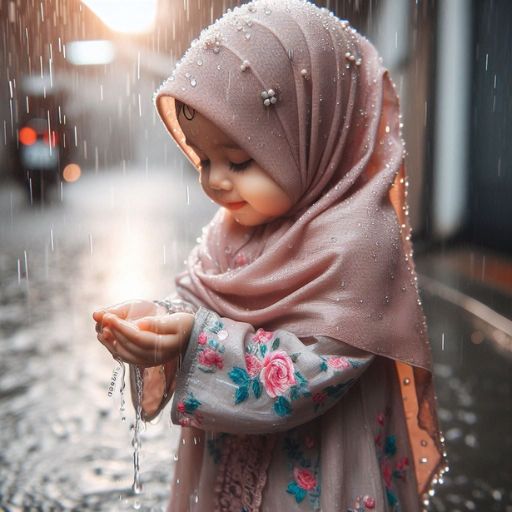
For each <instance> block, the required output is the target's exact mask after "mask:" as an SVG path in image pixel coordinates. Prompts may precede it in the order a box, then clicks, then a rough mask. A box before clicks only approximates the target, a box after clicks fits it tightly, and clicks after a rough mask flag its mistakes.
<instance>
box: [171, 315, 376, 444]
mask: <svg viewBox="0 0 512 512" xmlns="http://www.w3.org/2000/svg"><path fill="white" fill-rule="evenodd" d="M313 341H315V343H312V344H307V345H306V344H305V343H304V342H303V341H301V339H299V338H298V337H296V336H295V335H293V334H292V333H290V332H288V331H284V330H280V329H278V330H276V331H274V332H270V331H265V330H263V329H255V328H254V327H253V326H251V325H250V324H248V323H245V322H237V321H234V320H230V319H228V318H221V317H219V316H218V315H217V314H216V313H214V312H212V311H210V310H208V309H206V308H203V307H200V308H199V309H198V311H197V313H196V319H195V322H194V328H193V331H192V334H191V337H190V340H189V344H188V347H187V350H186V353H185V356H184V358H183V362H182V366H181V368H180V370H179V372H178V375H177V377H176V388H175V392H174V397H173V402H172V408H171V419H172V421H173V423H175V424H181V425H183V426H195V427H197V428H201V429H204V430H209V431H220V432H229V433H244V434H263V433H267V432H275V431H278V430H288V429H290V428H292V427H294V426H296V425H299V424H302V423H306V422H308V421H310V420H311V419H313V418H314V417H315V416H318V415H320V414H322V413H324V412H325V411H326V410H327V409H329V408H330V407H332V406H333V405H334V404H335V403H336V402H337V401H338V400H339V399H340V398H341V397H342V396H343V395H344V394H345V393H346V391H347V390H348V389H349V388H350V386H351V385H352V384H353V383H354V382H355V381H356V380H357V379H358V377H359V376H360V375H361V374H362V372H363V371H364V370H365V369H366V368H367V367H368V365H369V364H370V363H371V361H372V359H373V357H374V356H373V355H372V354H369V353H367V352H363V351H361V350H358V349H356V348H354V347H351V346H350V345H347V344H345V343H341V342H340V341H338V340H333V339H331V338H327V337H318V338H314V339H313Z"/></svg>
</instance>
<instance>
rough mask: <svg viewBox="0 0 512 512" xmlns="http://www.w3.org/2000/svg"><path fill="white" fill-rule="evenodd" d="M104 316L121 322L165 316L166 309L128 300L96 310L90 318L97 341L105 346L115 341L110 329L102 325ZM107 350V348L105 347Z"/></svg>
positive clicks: (144, 302)
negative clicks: (116, 318)
mask: <svg viewBox="0 0 512 512" xmlns="http://www.w3.org/2000/svg"><path fill="white" fill-rule="evenodd" d="M106 314H111V315H115V316H117V317H119V318H121V319H123V320H131V321H133V320H138V319H139V318H144V317H148V316H155V315H165V314H167V309H166V308H164V307H162V306H159V305H157V304H155V303H154V302H152V301H149V300H140V299H138V300H129V301H125V302H121V303H119V304H114V305H113V306H108V307H106V308H102V309H98V310H96V311H94V312H93V314H92V317H93V319H94V320H95V321H96V326H95V328H96V333H97V338H98V341H100V342H101V343H103V344H104V345H105V346H106V343H112V342H114V341H115V339H114V335H113V334H112V331H111V330H110V328H108V327H106V326H105V325H103V318H104V316H105V315H106ZM107 348H108V347H107Z"/></svg>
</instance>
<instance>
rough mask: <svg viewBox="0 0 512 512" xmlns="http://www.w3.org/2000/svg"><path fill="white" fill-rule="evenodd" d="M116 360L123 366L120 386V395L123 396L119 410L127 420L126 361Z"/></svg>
mask: <svg viewBox="0 0 512 512" xmlns="http://www.w3.org/2000/svg"><path fill="white" fill-rule="evenodd" d="M116 361H117V362H118V363H119V366H120V367H121V384H120V387H119V395H120V397H121V405H120V406H119V411H120V413H121V420H122V421H126V401H125V399H124V388H125V382H124V378H125V375H126V366H125V364H124V361H121V359H116ZM114 372H115V370H114Z"/></svg>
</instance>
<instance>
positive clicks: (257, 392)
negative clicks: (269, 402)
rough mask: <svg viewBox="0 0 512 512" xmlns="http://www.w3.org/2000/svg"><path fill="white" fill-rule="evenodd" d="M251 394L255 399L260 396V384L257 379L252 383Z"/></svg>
mask: <svg viewBox="0 0 512 512" xmlns="http://www.w3.org/2000/svg"><path fill="white" fill-rule="evenodd" d="M252 392H253V393H254V396H255V397H256V398H259V397H260V396H261V383H260V381H259V380H258V378H257V377H256V378H255V379H254V380H253V381H252Z"/></svg>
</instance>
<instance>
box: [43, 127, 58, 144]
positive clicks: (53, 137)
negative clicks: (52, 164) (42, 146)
mask: <svg viewBox="0 0 512 512" xmlns="http://www.w3.org/2000/svg"><path fill="white" fill-rule="evenodd" d="M43 140H44V141H45V142H46V144H50V146H51V147H52V148H54V147H55V146H56V145H57V143H58V142H59V136H58V135H57V132H56V131H55V130H52V131H51V133H50V135H48V132H44V134H43Z"/></svg>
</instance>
